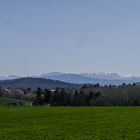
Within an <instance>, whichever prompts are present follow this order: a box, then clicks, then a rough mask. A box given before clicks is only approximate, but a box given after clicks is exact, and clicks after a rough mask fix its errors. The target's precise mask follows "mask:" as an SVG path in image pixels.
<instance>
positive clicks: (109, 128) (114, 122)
mask: <svg viewBox="0 0 140 140" xmlns="http://www.w3.org/2000/svg"><path fill="white" fill-rule="evenodd" d="M45 139H46V140H110V139H111V140H121V139H125V140H139V139H140V107H31V108H9V109H8V108H1V109H0V140H45Z"/></svg>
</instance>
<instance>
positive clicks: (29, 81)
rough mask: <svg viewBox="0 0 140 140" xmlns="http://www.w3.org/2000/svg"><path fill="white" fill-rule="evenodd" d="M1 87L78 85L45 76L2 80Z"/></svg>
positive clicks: (67, 86)
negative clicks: (45, 77)
mask: <svg viewBox="0 0 140 140" xmlns="http://www.w3.org/2000/svg"><path fill="white" fill-rule="evenodd" d="M0 86H1V87H6V88H8V87H10V88H31V89H36V88H38V87H40V88H47V89H52V88H56V87H59V88H72V87H76V86H78V85H76V84H70V83H66V82H61V81H58V80H50V79H43V78H30V77H27V78H19V79H13V80H1V81H0Z"/></svg>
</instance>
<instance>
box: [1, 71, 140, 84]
mask: <svg viewBox="0 0 140 140" xmlns="http://www.w3.org/2000/svg"><path fill="white" fill-rule="evenodd" d="M30 77H32V78H41V79H51V80H55V81H56V80H58V81H62V82H66V83H74V84H96V83H99V84H101V85H106V84H107V85H108V84H114V85H120V84H122V83H134V82H140V77H139V76H120V75H118V74H116V73H81V74H75V73H60V72H52V73H47V74H41V75H37V76H34V75H33V76H30ZM20 78H22V76H18V75H9V76H1V77H0V79H1V80H13V79H20Z"/></svg>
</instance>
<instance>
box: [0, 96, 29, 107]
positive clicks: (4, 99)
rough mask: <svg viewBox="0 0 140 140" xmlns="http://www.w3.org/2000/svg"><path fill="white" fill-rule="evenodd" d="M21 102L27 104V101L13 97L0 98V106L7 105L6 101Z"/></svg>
mask: <svg viewBox="0 0 140 140" xmlns="http://www.w3.org/2000/svg"><path fill="white" fill-rule="evenodd" d="M18 102H22V104H23V105H24V104H26V103H27V104H28V103H30V102H29V101H24V100H19V99H13V98H0V107H8V103H18Z"/></svg>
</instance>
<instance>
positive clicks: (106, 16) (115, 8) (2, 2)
mask: <svg viewBox="0 0 140 140" xmlns="http://www.w3.org/2000/svg"><path fill="white" fill-rule="evenodd" d="M139 5H140V1H139V0H22V1H21V0H0V75H9V74H17V75H34V74H41V73H48V72H54V71H59V72H70V73H83V72H89V73H90V72H115V73H119V74H121V75H129V74H132V75H140V62H139V60H140V8H139Z"/></svg>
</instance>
